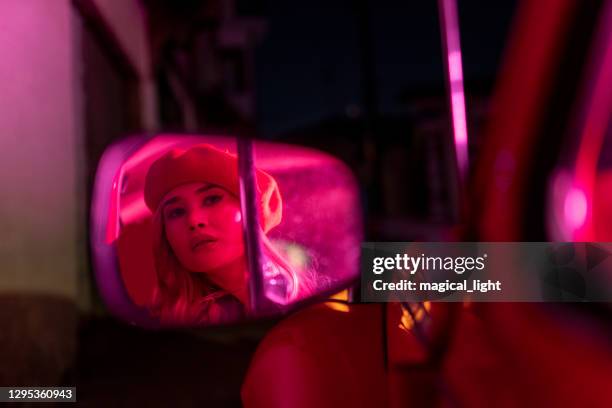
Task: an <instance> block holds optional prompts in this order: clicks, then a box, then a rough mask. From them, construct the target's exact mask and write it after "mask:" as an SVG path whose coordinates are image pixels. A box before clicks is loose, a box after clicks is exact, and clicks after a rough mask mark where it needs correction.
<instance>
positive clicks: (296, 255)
mask: <svg viewBox="0 0 612 408" xmlns="http://www.w3.org/2000/svg"><path fill="white" fill-rule="evenodd" d="M166 138H167V137H166ZM170 139H171V140H172V141H173V142H172V143H167V142H168V140H165V139H164V138H163V137H162V138H157V140H156V139H153V140H152V141H150V142H149V143H147V144H145V145H144V147H142V148H141V149H140V150H138V151H137V152H136V153H134V154H133V155H132V157H131V158H130V159H128V160H127V161H126V162H125V163H124V164H123V166H122V171H121V172H120V176H121V177H120V178H119V183H117V186H116V188H117V189H118V191H120V194H119V195H120V200H119V201H120V202H119V204H118V205H117V210H118V212H119V215H118V218H119V233H118V234H117V235H118V236H117V256H118V260H119V267H120V273H121V276H122V279H123V281H124V283H125V287H126V290H127V292H128V294H129V296H130V298H131V299H132V300H133V302H134V303H135V304H136V305H138V306H140V307H142V308H144V309H145V310H146V311H147V312H148V314H149V315H150V316H151V317H152V318H154V319H156V320H158V321H159V322H160V323H161V324H162V326H175V325H180V326H202V325H216V324H227V323H232V322H237V321H241V320H244V319H247V318H256V317H258V316H257V315H256V313H254V311H253V310H252V309H251V306H252V305H253V299H251V296H252V292H251V290H252V289H251V287H250V286H251V285H252V279H253V274H254V273H261V279H260V280H261V281H262V282H263V285H262V291H263V294H262V296H259V295H257V299H260V298H262V299H265V301H266V308H265V311H266V315H267V316H269V315H270V314H275V313H276V314H279V315H280V314H282V313H285V312H287V311H289V309H290V306H292V305H293V304H295V303H296V302H298V301H300V300H306V299H309V298H313V297H314V296H321V295H331V294H333V292H334V290H335V288H336V289H338V290H340V289H342V288H343V287H345V286H346V284H347V282H349V281H350V280H353V279H354V278H355V277H356V276H358V268H359V265H358V262H359V250H360V246H359V245H360V242H361V230H362V226H361V223H360V211H359V205H358V194H357V189H356V186H355V182H354V179H353V176H352V174H351V173H350V171H349V170H348V169H346V168H345V167H344V165H343V164H341V163H340V162H339V161H338V160H336V159H334V158H332V157H330V156H327V155H324V154H322V153H320V152H317V151H314V150H309V149H304V148H299V147H293V146H286V145H278V144H273V143H261V142H258V143H256V144H255V175H256V190H257V194H256V200H257V202H256V207H257V210H258V213H259V225H258V226H257V229H258V230H259V241H260V253H261V259H260V261H261V263H260V268H259V271H249V269H248V264H249V263H248V258H247V257H248V256H249V254H248V253H247V251H246V248H247V245H246V242H245V236H246V235H245V233H244V228H245V227H246V226H245V224H244V222H245V220H244V217H243V216H242V212H241V199H242V198H241V189H240V177H239V170H238V157H237V154H236V143H235V140H234V139H222V140H221V141H220V142H219V141H218V140H216V139H214V138H191V139H186V138H181V137H179V136H174V137H171V138H170ZM164 140H165V141H166V143H161V141H164ZM230 141H231V142H230ZM332 220H333V222H331V221H332ZM110 224H112V222H110V221H109V225H110ZM257 310H259V308H258V309H257ZM262 310H264V308H262Z"/></svg>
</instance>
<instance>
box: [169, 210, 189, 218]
mask: <svg viewBox="0 0 612 408" xmlns="http://www.w3.org/2000/svg"><path fill="white" fill-rule="evenodd" d="M183 214H185V210H183V209H182V208H173V209H171V210H168V212H166V217H167V218H168V219H174V218H178V217H180V216H182V215H183Z"/></svg>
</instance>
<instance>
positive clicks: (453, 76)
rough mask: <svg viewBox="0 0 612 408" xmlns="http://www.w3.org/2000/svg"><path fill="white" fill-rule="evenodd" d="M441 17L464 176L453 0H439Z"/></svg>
mask: <svg viewBox="0 0 612 408" xmlns="http://www.w3.org/2000/svg"><path fill="white" fill-rule="evenodd" d="M439 5H440V8H441V18H442V32H443V34H442V35H443V40H444V41H443V42H444V45H445V51H446V57H447V58H446V61H447V71H448V83H449V88H450V95H451V103H450V109H451V113H452V118H453V134H454V139H455V151H456V155H457V164H458V166H459V172H460V174H461V175H462V176H465V174H466V172H467V168H468V154H467V153H468V152H467V147H468V134H467V125H466V117H465V95H464V92H463V68H462V65H461V44H460V41H459V20H458V17H457V5H456V3H455V0H439Z"/></svg>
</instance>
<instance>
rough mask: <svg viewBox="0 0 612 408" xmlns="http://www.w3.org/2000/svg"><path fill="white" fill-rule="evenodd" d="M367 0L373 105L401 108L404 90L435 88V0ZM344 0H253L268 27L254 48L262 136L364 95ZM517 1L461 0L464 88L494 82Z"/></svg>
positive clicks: (438, 67)
mask: <svg viewBox="0 0 612 408" xmlns="http://www.w3.org/2000/svg"><path fill="white" fill-rule="evenodd" d="M369 3H370V4H369V5H368V10H369V16H370V17H369V18H370V34H371V36H370V38H371V41H372V55H373V56H374V69H375V72H376V76H375V80H376V90H377V96H378V97H377V102H378V110H379V112H380V113H381V114H387V113H400V112H401V109H402V105H401V104H400V103H399V101H398V96H399V94H400V93H401V92H402V91H403V92H404V93H405V92H410V91H411V90H418V91H419V92H421V93H422V92H427V90H429V89H431V90H432V92H437V91H438V90H440V89H443V87H444V71H443V67H442V61H443V59H442V54H441V42H440V31H439V22H438V11H437V2H436V1H433V0H430V1H414V2H413V1H405V0H376V1H370V2H369ZM354 4H355V3H354V2H352V1H349V0H336V1H323V0H310V1H307V2H295V1H281V0H268V1H265V2H259V6H260V9H259V12H258V14H261V15H262V16H263V17H264V18H265V19H266V21H267V25H268V26H267V28H268V30H267V35H266V37H265V39H264V40H263V42H262V43H261V45H260V46H259V47H258V49H257V51H256V66H257V68H256V71H257V72H256V81H257V84H256V90H257V105H258V119H259V124H260V127H261V130H262V131H263V133H265V134H267V135H268V136H273V135H275V134H278V133H281V132H284V131H288V130H291V129H295V128H299V127H301V126H304V125H306V124H312V123H314V122H317V121H319V120H321V119H323V118H328V117H331V116H338V115H342V114H344V113H345V112H346V109H347V107H348V106H351V105H353V106H358V107H360V108H363V104H362V79H361V78H362V69H361V54H360V40H359V24H358V21H359V20H358V18H357V14H356V10H355V5H354ZM515 4H516V1H514V0H513V1H510V0H503V1H495V2H486V1H459V13H460V25H461V43H462V48H463V63H464V76H465V79H466V92H467V93H469V92H470V89H469V86H468V84H470V83H475V84H479V85H482V86H484V87H485V88H490V86H491V85H492V83H493V79H494V75H495V72H496V71H497V68H498V64H499V61H500V57H501V54H502V51H503V47H504V44H505V40H506V35H507V30H508V28H509V25H510V22H511V18H512V15H513V12H514V10H515Z"/></svg>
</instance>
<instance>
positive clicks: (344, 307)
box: [325, 289, 350, 313]
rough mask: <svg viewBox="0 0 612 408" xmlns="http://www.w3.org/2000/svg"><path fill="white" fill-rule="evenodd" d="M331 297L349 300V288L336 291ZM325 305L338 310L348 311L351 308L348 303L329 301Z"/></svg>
mask: <svg viewBox="0 0 612 408" xmlns="http://www.w3.org/2000/svg"><path fill="white" fill-rule="evenodd" d="M329 298H330V299H334V300H341V301H344V302H347V301H348V289H344V290H343V291H340V292H338V293H335V294H333V295H332V296H330V297H329ZM325 305H326V306H327V307H329V308H330V309H332V310H335V311H337V312H343V313H347V312H348V311H349V310H350V308H349V305H348V304H346V303H339V302H327V303H325Z"/></svg>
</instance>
